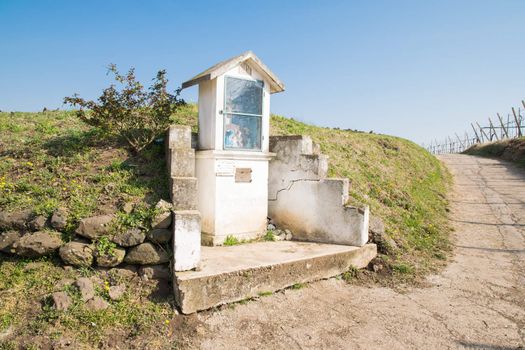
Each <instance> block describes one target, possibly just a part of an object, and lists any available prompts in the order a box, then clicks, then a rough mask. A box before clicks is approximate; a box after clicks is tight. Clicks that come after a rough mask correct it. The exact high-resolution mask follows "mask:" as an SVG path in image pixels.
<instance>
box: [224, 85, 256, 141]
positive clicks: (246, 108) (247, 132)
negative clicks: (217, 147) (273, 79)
mask: <svg viewBox="0 0 525 350" xmlns="http://www.w3.org/2000/svg"><path fill="white" fill-rule="evenodd" d="M224 81H225V89H224V110H223V115H224V149H237V150H259V151H260V150H261V138H262V101H263V87H264V82H262V81H260V80H247V79H240V78H234V77H228V76H227V77H225V80H224Z"/></svg>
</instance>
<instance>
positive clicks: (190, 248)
mask: <svg viewBox="0 0 525 350" xmlns="http://www.w3.org/2000/svg"><path fill="white" fill-rule="evenodd" d="M173 258H174V259H173V260H174V270H175V271H187V270H191V269H194V268H196V267H198V266H199V262H200V259H201V219H200V215H199V212H198V211H196V210H176V211H174V212H173Z"/></svg>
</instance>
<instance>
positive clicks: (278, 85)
mask: <svg viewBox="0 0 525 350" xmlns="http://www.w3.org/2000/svg"><path fill="white" fill-rule="evenodd" d="M248 60H249V61H250V62H252V63H254V64H255V65H256V66H257V67H258V68H259V71H260V72H261V73H263V75H265V76H266V78H267V80H268V81H269V82H270V93H272V94H273V93H275V92H281V91H284V84H283V82H282V81H280V80H279V78H277V76H276V75H275V74H273V73H272V71H271V70H270V69H269V68H268V67H266V65H265V64H264V63H262V61H261V60H260V59H259V58H258V57H257V56H255V54H254V53H253V52H251V51H246V52H244V53H242V54H240V55H239V56H235V57H232V58H230V59H228V60H226V61H222V62H220V63H217V64H216V65H214V66H213V67H210V68H208V69H206V70H205V71H204V72H202V73H200V74H197V75H196V76H194V77H193V78H191V79H190V80H188V81H185V82H184V83H182V88H183V89H185V88H187V87H190V86H193V85H195V84H199V83H200V82H202V81H206V80H213V79H215V78H217V77H218V76H219V75H221V74H224V73H226V72H227V71H229V70H230V69H232V68H233V67H235V66H237V65H239V64H241V63H243V62H245V61H248Z"/></svg>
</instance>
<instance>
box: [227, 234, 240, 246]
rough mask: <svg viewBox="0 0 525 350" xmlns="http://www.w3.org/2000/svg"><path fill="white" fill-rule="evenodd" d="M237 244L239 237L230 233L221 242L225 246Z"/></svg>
mask: <svg viewBox="0 0 525 350" xmlns="http://www.w3.org/2000/svg"><path fill="white" fill-rule="evenodd" d="M238 244H241V242H240V241H239V239H237V237H234V236H231V235H228V236H226V239H225V240H224V243H223V245H225V246H232V245H238Z"/></svg>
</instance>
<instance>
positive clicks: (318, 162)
mask: <svg viewBox="0 0 525 350" xmlns="http://www.w3.org/2000/svg"><path fill="white" fill-rule="evenodd" d="M270 143H271V151H274V152H275V153H276V157H275V158H274V159H273V160H272V161H270V165H269V201H268V215H269V217H270V218H271V219H272V220H273V222H274V223H275V224H277V226H279V227H282V228H288V229H290V230H291V231H292V232H293V234H294V239H297V240H304V241H312V242H321V243H335V244H345V245H355V246H363V245H364V244H365V243H366V242H367V240H368V222H369V208H368V207H365V208H356V207H350V206H345V203H346V202H347V200H348V189H349V180H348V179H325V178H324V177H325V176H326V170H327V166H328V163H327V158H326V157H325V156H323V155H317V154H312V153H313V147H312V140H311V139H310V138H309V137H307V136H291V137H273V138H272V140H271V142H270Z"/></svg>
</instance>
